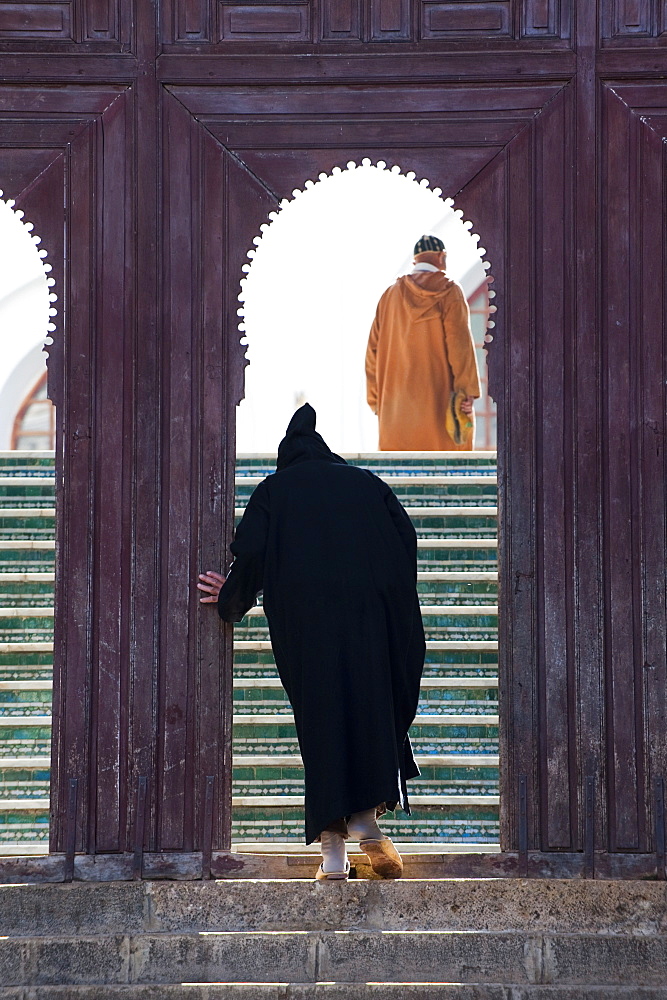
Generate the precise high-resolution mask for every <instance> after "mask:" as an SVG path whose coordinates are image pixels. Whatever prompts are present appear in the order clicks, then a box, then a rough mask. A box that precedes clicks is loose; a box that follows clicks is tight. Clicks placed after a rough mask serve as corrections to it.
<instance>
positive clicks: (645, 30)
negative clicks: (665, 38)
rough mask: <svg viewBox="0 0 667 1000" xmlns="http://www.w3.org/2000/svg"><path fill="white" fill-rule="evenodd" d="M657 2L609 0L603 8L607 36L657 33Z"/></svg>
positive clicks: (604, 31)
mask: <svg viewBox="0 0 667 1000" xmlns="http://www.w3.org/2000/svg"><path fill="white" fill-rule="evenodd" d="M658 32H659V29H658V10H657V4H654V3H652V2H651V0H608V2H607V3H606V4H604V5H603V8H602V33H603V37H605V38H621V39H629V38H638V39H641V38H642V37H644V38H650V37H651V36H655V35H657V34H658Z"/></svg>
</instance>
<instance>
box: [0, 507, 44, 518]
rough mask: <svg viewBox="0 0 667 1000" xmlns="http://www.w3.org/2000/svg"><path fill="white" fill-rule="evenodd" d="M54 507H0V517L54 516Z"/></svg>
mask: <svg viewBox="0 0 667 1000" xmlns="http://www.w3.org/2000/svg"><path fill="white" fill-rule="evenodd" d="M55 516H56V508H55V507H0V518H1V519H9V518H12V517H19V518H24V517H44V518H49V517H55Z"/></svg>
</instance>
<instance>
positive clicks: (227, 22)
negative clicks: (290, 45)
mask: <svg viewBox="0 0 667 1000" xmlns="http://www.w3.org/2000/svg"><path fill="white" fill-rule="evenodd" d="M310 9H311V8H310V4H308V3H282V4H277V3H272V4H267V3H222V2H221V3H219V5H218V39H217V40H218V41H222V40H223V39H224V40H227V41H235V40H236V41H243V40H245V39H254V38H264V39H266V40H269V39H276V40H277V39H284V40H288V39H289V40H292V41H305V40H307V39H308V38H309V37H310Z"/></svg>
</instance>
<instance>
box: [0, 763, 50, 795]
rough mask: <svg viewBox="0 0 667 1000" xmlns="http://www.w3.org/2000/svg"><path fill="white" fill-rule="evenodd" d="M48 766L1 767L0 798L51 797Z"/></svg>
mask: <svg viewBox="0 0 667 1000" xmlns="http://www.w3.org/2000/svg"><path fill="white" fill-rule="evenodd" d="M50 775H51V772H50V770H49V769H48V768H46V769H45V768H39V769H35V768H28V769H25V768H21V769H19V768H13V767H12V768H0V800H2V799H22V798H26V799H30V798H33V799H35V798H38V799H42V798H47V799H48V797H49V780H50Z"/></svg>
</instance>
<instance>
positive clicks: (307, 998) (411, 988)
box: [0, 982, 667, 1000]
mask: <svg viewBox="0 0 667 1000" xmlns="http://www.w3.org/2000/svg"><path fill="white" fill-rule="evenodd" d="M106 998H109V1000H666V998H667V989H665V988H662V987H657V988H652V987H643V986H621V987H615V986H574V987H572V986H525V985H501V984H493V983H492V984H489V985H485V986H477V985H474V984H473V985H471V984H461V983H349V982H346V983H214V984H206V983H193V984H187V985H176V986H164V985H148V986H105V987H104V1000H106ZM0 1000H102V998H101V996H100V989H99V987H98V986H92V987H91V986H36V987H26V988H11V987H10V988H5V989H3V988H1V987H0Z"/></svg>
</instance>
